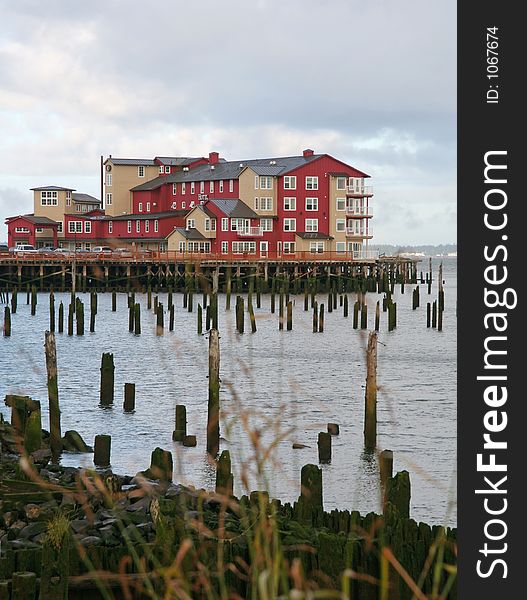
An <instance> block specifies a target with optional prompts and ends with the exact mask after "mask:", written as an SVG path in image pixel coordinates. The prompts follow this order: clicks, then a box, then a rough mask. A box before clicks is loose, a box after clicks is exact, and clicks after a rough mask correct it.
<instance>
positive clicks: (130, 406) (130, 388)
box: [123, 383, 135, 412]
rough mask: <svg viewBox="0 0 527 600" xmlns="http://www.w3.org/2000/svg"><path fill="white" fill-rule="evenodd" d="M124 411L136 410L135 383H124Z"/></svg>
mask: <svg viewBox="0 0 527 600" xmlns="http://www.w3.org/2000/svg"><path fill="white" fill-rule="evenodd" d="M123 410H124V412H132V411H134V410H135V383H125V384H124V402H123Z"/></svg>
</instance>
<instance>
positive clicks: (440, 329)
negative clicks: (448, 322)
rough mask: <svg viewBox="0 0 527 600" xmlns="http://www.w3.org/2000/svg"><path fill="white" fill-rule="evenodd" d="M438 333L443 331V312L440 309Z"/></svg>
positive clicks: (438, 311)
mask: <svg viewBox="0 0 527 600" xmlns="http://www.w3.org/2000/svg"><path fill="white" fill-rule="evenodd" d="M437 331H443V311H442V310H441V309H440V308H439V307H438V310H437Z"/></svg>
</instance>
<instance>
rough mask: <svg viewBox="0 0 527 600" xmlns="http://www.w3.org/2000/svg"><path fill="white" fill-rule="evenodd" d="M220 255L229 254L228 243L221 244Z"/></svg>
mask: <svg viewBox="0 0 527 600" xmlns="http://www.w3.org/2000/svg"><path fill="white" fill-rule="evenodd" d="M221 253H222V254H228V253H229V242H222V243H221Z"/></svg>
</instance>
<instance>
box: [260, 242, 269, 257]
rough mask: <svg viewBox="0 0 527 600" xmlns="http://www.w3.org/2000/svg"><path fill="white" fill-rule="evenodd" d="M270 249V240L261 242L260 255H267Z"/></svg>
mask: <svg viewBox="0 0 527 600" xmlns="http://www.w3.org/2000/svg"><path fill="white" fill-rule="evenodd" d="M268 251H269V242H260V256H267V252H268Z"/></svg>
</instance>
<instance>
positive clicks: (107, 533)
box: [97, 525, 115, 542]
mask: <svg viewBox="0 0 527 600" xmlns="http://www.w3.org/2000/svg"><path fill="white" fill-rule="evenodd" d="M97 533H98V535H99V536H100V537H101V539H102V540H104V541H105V542H106V541H107V540H108V539H110V538H112V537H115V536H114V528H113V526H112V525H105V526H104V527H99V529H98V530H97Z"/></svg>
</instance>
